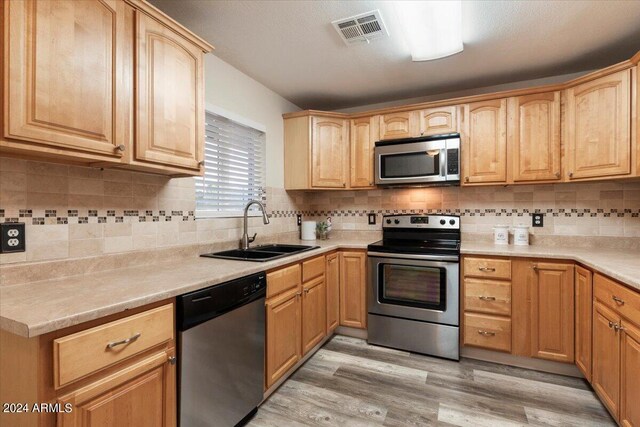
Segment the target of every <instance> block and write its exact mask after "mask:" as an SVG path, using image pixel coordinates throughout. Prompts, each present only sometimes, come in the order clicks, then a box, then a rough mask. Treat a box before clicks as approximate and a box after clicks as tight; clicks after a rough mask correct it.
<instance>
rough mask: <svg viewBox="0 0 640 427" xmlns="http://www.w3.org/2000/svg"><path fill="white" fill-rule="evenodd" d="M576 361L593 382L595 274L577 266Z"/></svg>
mask: <svg viewBox="0 0 640 427" xmlns="http://www.w3.org/2000/svg"><path fill="white" fill-rule="evenodd" d="M574 292H575V305H576V307H575V359H576V366H577V367H578V369H580V371H581V372H582V373H583V374H584V377H585V378H586V379H587V380H588V381H591V331H592V328H591V318H592V315H591V312H592V307H593V274H592V273H591V271H589V270H587V269H586V268H583V267H580V266H576V274H575V287H574Z"/></svg>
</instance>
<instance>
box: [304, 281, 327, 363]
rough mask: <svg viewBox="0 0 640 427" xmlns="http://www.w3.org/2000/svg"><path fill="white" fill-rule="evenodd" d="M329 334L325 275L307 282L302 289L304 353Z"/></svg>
mask: <svg viewBox="0 0 640 427" xmlns="http://www.w3.org/2000/svg"><path fill="white" fill-rule="evenodd" d="M326 335H327V291H326V286H325V283H324V276H322V277H319V278H318V279H315V280H313V281H311V282H308V283H305V284H304V285H303V289H302V354H303V355H305V354H307V353H308V352H309V350H311V349H312V348H313V347H315V346H316V345H317V344H318V343H319V342H320V341H322V339H323V338H324V337H325V336H326Z"/></svg>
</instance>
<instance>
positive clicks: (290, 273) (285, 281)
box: [267, 264, 300, 298]
mask: <svg viewBox="0 0 640 427" xmlns="http://www.w3.org/2000/svg"><path fill="white" fill-rule="evenodd" d="M296 286H300V264H295V265H292V266H289V267H286V268H282V269H280V270H277V271H272V272H271V273H269V274H267V298H270V297H272V296H274V295H278V294H280V293H282V292H284V291H287V290H289V289H292V288H295V287H296Z"/></svg>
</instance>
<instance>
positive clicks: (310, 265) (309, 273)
mask: <svg viewBox="0 0 640 427" xmlns="http://www.w3.org/2000/svg"><path fill="white" fill-rule="evenodd" d="M323 274H324V256H319V257H317V258H314V259H310V260H309V261H305V262H303V263H302V281H303V282H307V281H309V280H311V279H313V278H316V277H318V276H321V275H323Z"/></svg>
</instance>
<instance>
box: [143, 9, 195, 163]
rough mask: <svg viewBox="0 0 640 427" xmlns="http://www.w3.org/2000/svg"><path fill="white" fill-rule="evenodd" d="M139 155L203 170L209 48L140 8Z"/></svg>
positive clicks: (154, 160) (148, 160) (144, 159)
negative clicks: (204, 49)
mask: <svg viewBox="0 0 640 427" xmlns="http://www.w3.org/2000/svg"><path fill="white" fill-rule="evenodd" d="M136 24H137V25H136V28H137V40H136V47H137V49H136V62H137V68H136V83H137V87H136V119H137V120H136V124H137V127H136V130H137V133H136V148H135V159H136V160H138V161H142V162H152V163H157V164H161V165H168V166H174V167H181V168H187V169H194V170H198V169H199V168H200V165H199V162H200V161H201V160H202V158H203V155H204V102H203V96H204V95H203V94H204V80H203V72H202V71H203V67H202V63H203V57H204V55H203V53H202V51H201V50H200V48H199V47H197V46H195V45H193V44H192V43H190V42H189V41H187V40H186V39H184V38H183V37H181V36H179V35H178V34H177V33H176V32H175V31H173V30H171V29H170V28H168V27H165V26H164V25H162V24H161V23H159V22H158V21H156V20H155V19H153V18H151V17H149V16H147V15H145V14H144V13H142V12H138V13H136Z"/></svg>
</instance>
